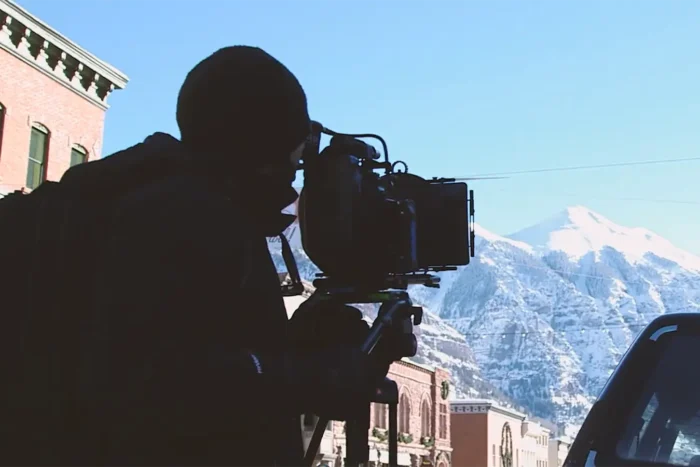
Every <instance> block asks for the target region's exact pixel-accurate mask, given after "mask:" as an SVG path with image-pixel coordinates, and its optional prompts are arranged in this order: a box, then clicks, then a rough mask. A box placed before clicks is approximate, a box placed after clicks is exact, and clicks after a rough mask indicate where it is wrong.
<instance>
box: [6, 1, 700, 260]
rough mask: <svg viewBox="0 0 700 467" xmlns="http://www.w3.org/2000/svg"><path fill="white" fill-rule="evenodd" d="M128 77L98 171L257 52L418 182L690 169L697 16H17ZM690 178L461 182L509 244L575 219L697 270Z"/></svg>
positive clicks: (178, 6)
mask: <svg viewBox="0 0 700 467" xmlns="http://www.w3.org/2000/svg"><path fill="white" fill-rule="evenodd" d="M18 3H19V4H20V5H21V6H23V7H24V8H26V9H28V10H29V11H31V12H32V13H34V14H35V15H37V16H39V17H40V18H41V19H42V20H44V21H45V22H47V23H49V24H50V25H51V26H53V27H54V28H55V29H57V30H58V31H60V32H61V33H63V34H64V35H66V36H67V37H69V38H70V39H72V40H73V41H75V42H77V43H78V44H79V45H81V46H82V47H84V48H86V49H87V50H89V51H90V52H92V53H93V54H95V55H97V56H98V57H100V58H101V59H103V60H105V61H107V62H109V63H110V64H112V65H113V66H115V67H116V68H118V69H119V70H121V71H122V72H124V73H125V74H126V75H127V76H128V77H129V80H130V81H129V83H128V85H127V87H126V89H124V90H121V91H117V92H115V93H114V94H112V95H111V96H110V98H109V103H110V105H111V108H110V109H109V111H108V113H107V117H106V122H105V125H106V126H105V143H104V154H103V155H108V154H110V153H112V152H115V151H117V150H119V149H122V148H125V147H128V146H130V145H132V144H135V143H137V142H139V141H141V140H142V139H143V138H145V137H146V136H148V135H149V134H150V133H152V132H154V131H166V132H170V133H171V134H173V135H175V136H178V135H179V132H178V129H177V125H176V123H175V101H176V96H177V92H178V89H179V87H180V85H181V84H182V81H183V79H184V77H185V75H186V73H187V72H188V71H189V69H191V68H192V67H193V66H194V65H195V64H196V63H197V62H198V61H199V60H201V59H202V58H204V57H205V56H207V55H208V54H210V53H212V52H213V51H215V50H216V49H218V48H220V47H223V46H227V45H234V44H245V45H255V46H259V47H262V48H263V49H265V50H266V51H268V52H269V53H271V54H272V55H274V56H275V57H277V58H278V59H279V60H280V61H282V62H283V63H284V64H285V65H287V66H288V67H289V68H290V69H291V70H292V72H294V73H295V74H296V75H297V77H298V78H299V80H300V82H301V83H302V85H303V86H304V88H305V90H306V93H307V96H308V100H309V108H310V113H311V116H312V118H313V119H315V120H318V121H320V122H322V123H323V124H324V125H325V126H326V127H328V128H331V129H333V130H335V131H341V132H348V133H350V132H363V133H368V132H371V133H378V134H380V135H382V136H383V137H384V138H385V139H386V140H387V143H388V146H389V155H390V157H391V159H392V160H402V161H404V162H406V163H407V165H408V167H409V170H410V172H412V173H415V174H417V175H420V176H423V177H432V176H449V177H468V176H475V175H482V174H491V173H503V172H520V171H529V170H538V169H549V168H559V167H571V166H587V165H601V164H602V165H607V164H621V163H629V162H638V161H649V160H660V159H663V160H671V159H682V158H692V157H700V130H699V129H700V92H699V91H700V60H699V59H698V58H699V57H700V29H698V26H697V25H698V24H700V2H697V1H693V0H685V1H681V0H658V1H655V2H651V1H646V0H600V1H596V0H587V1H585V2H584V1H578V2H575V1H573V0H570V1H546V0H530V1H525V0H513V1H498V0H492V1H485V0H484V1H477V0H461V1H460V0H434V1H431V2H429V1H416V0H404V1H399V0H377V1H360V0H352V1H339V0H296V1H292V0H278V1H266V0H250V1H238V0H197V1H187V2H184V1H180V0H170V1H165V0H63V1H57V0H18ZM699 175H700V161H690V162H677V163H670V162H669V163H663V164H652V165H638V166H634V165H631V166H630V165H627V166H618V167H608V168H599V169H587V170H572V171H551V172H536V173H526V174H516V175H512V176H510V177H509V178H507V179H502V180H477V181H471V182H469V183H470V188H472V189H474V191H475V200H476V221H477V222H478V223H479V224H480V225H481V226H483V227H484V228H486V229H488V230H490V231H492V232H495V233H498V234H501V235H507V234H509V233H513V232H515V231H517V230H519V229H522V228H524V227H527V226H529V225H531V224H534V223H536V222H539V221H540V220H542V219H544V218H547V217H549V216H551V215H552V214H555V213H557V212H559V211H562V210H563V209H565V208H566V207H567V206H572V205H583V206H586V207H588V208H590V209H592V210H594V211H596V212H598V213H600V214H602V215H603V216H605V217H608V218H609V219H611V220H613V221H614V222H617V223H619V224H622V225H625V226H630V227H637V226H639V227H646V228H648V229H650V230H652V231H654V232H656V233H658V234H659V235H662V236H664V237H666V238H668V239H669V240H670V241H672V242H673V243H674V244H676V245H677V246H679V247H681V248H685V249H687V250H689V251H692V252H694V253H696V254H700V212H699V211H700V184H698V183H696V181H697V179H698V176H699Z"/></svg>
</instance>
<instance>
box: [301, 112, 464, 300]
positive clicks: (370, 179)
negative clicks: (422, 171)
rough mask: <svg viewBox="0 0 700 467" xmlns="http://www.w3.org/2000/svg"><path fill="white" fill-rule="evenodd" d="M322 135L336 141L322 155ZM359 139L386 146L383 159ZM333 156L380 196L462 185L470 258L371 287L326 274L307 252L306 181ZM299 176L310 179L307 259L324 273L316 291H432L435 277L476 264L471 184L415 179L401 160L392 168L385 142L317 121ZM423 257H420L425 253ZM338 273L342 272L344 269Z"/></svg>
mask: <svg viewBox="0 0 700 467" xmlns="http://www.w3.org/2000/svg"><path fill="white" fill-rule="evenodd" d="M323 135H327V136H330V137H331V141H330V143H329V144H328V146H326V147H325V148H324V149H323V150H321V138H322V136H323ZM360 138H371V139H375V140H378V141H379V142H380V144H381V147H382V153H383V154H382V153H380V152H379V151H377V150H376V149H375V148H374V147H373V146H371V145H370V144H368V143H366V142H364V141H362V140H361V139H360ZM330 156H335V157H340V158H346V159H347V160H348V161H351V163H352V164H353V165H354V167H353V169H354V170H355V172H356V173H355V174H354V175H356V176H357V175H358V174H359V178H358V179H357V180H354V181H355V182H356V183H357V184H358V185H361V186H362V187H367V186H369V189H375V190H377V192H381V193H389V194H391V192H392V191H393V190H394V189H395V188H396V187H397V186H400V187H405V186H407V185H411V184H412V185H413V186H417V185H420V184H422V185H423V186H424V187H439V186H445V185H463V186H464V188H465V193H464V194H465V196H466V199H465V200H464V201H465V203H466V208H467V212H466V213H465V218H464V221H465V225H464V228H465V230H466V231H465V232H464V234H465V238H464V241H465V242H466V248H467V250H468V252H465V254H464V255H462V256H463V257H462V259H461V260H458V261H457V262H454V261H452V264H449V263H450V262H449V261H448V264H427V265H425V264H424V265H418V264H415V265H414V267H411V268H404V269H409V270H403V271H385V272H384V273H383V274H382V275H381V277H372V278H371V279H368V280H367V281H366V282H362V283H361V282H360V281H358V280H356V278H357V277H358V276H359V274H358V273H355V276H346V277H336V276H337V274H333V273H332V272H331V273H329V271H328V269H329V268H324V267H323V265H322V264H319V263H323V262H324V261H318V260H319V259H325V258H319V257H318V256H316V258H314V251H310V250H312V249H309V248H307V243H308V242H305V234H307V232H306V229H305V225H304V222H303V217H304V216H305V214H304V210H305V207H304V204H305V203H304V201H303V198H304V195H305V192H306V189H307V181H308V178H306V176H307V175H308V174H309V172H310V171H313V170H314V165H315V164H316V163H318V162H319V161H321V160H322V159H323V158H327V157H330ZM321 162H322V161H321ZM298 170H301V171H303V172H304V174H305V180H304V188H302V192H301V195H300V198H301V199H300V203H299V209H300V212H299V213H298V215H299V218H300V230H301V235H302V244H303V245H304V249H305V250H306V252H307V255H308V256H309V257H310V259H311V260H312V261H313V262H314V263H315V264H316V265H317V267H319V269H320V270H321V272H320V273H318V274H316V279H315V280H314V286H315V287H316V288H320V289H326V290H329V289H335V290H339V289H347V288H348V287H350V288H352V289H354V290H358V289H359V290H365V291H366V292H368V293H371V292H373V291H380V290H389V289H402V290H406V289H407V288H408V286H409V285H423V286H426V287H431V288H439V286H440V278H439V276H437V275H436V273H438V272H444V271H455V270H457V268H458V266H466V265H468V264H469V262H470V261H469V259H470V258H473V257H474V255H475V232H474V212H475V210H474V191H473V190H469V189H468V188H467V186H466V184H460V183H455V182H457V180H456V179H454V178H447V177H433V178H430V179H425V178H422V177H419V176H417V175H414V174H411V173H410V172H409V169H408V165H407V164H406V162H404V161H401V160H398V161H395V162H393V163H392V162H391V160H390V158H389V150H388V145H387V143H386V141H385V140H384V138H382V137H381V136H379V135H377V134H372V133H365V134H350V133H339V132H336V131H333V130H330V129H328V128H326V127H324V126H323V125H322V124H321V123H319V122H316V121H313V122H312V124H311V132H310V135H309V137H308V139H307V143H306V146H305V148H304V153H303V155H302V158H301V161H300V165H299V167H298ZM377 171H383V174H381V175H380V174H378V173H377ZM342 188H343V187H340V189H342ZM438 190H439V188H438ZM366 191H369V190H366ZM409 191H410V189H409ZM410 197H411V195H410V193H408V194H404V196H402V197H401V196H400V197H398V198H399V199H398V200H395V201H397V202H399V203H400V202H403V201H408V202H409V203H410V202H411V201H412V200H411V199H410ZM404 207H405V206H404ZM408 208H409V209H410V208H411V206H410V205H409V206H408ZM414 209H415V208H414ZM414 215H415V214H414ZM414 228H415V226H414ZM409 241H410V239H409ZM413 249H414V250H416V249H417V246H415V245H414V246H413ZM418 254H420V251H419V252H418ZM337 268H340V266H338V267H337ZM398 269H400V268H398ZM363 272H364V271H363ZM359 290H358V291H359Z"/></svg>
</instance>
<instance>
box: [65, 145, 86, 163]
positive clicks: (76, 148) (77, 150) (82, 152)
mask: <svg viewBox="0 0 700 467" xmlns="http://www.w3.org/2000/svg"><path fill="white" fill-rule="evenodd" d="M74 153H78V154H80V155H81V157H82V162H79V163H77V164H74V163H73V154H74ZM88 160H90V152H89V151H88V150H87V149H86V148H85V147H84V146H81V145H80V144H74V145H73V146H71V148H70V163H69V166H68V167H75V166H76V165H80V164H84V163H86V162H87V161H88Z"/></svg>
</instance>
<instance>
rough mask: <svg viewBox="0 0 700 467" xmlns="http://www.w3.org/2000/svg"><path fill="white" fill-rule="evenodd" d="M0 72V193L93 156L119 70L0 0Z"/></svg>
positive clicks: (118, 85) (121, 80)
mask: <svg viewBox="0 0 700 467" xmlns="http://www.w3.org/2000/svg"><path fill="white" fill-rule="evenodd" d="M0 70H2V79H0V195H2V194H6V193H7V192H11V191H15V190H27V191H29V190H32V189H34V188H36V187H37V186H39V184H41V183H42V182H43V181H45V180H56V179H60V177H61V176H62V175H63V173H64V172H65V171H66V170H67V169H68V168H69V167H71V166H72V165H75V164H79V163H82V162H85V161H88V160H91V159H96V158H99V157H100V155H101V151H102V138H103V127H104V118H105V111H106V110H107V108H108V106H107V97H108V96H109V95H110V93H112V91H114V90H116V89H123V88H124V87H125V86H126V84H127V81H128V79H127V77H126V76H125V75H124V74H123V73H121V72H120V71H119V70H117V69H115V68H114V67H112V66H111V65H109V64H107V63H105V62H104V61H102V60H100V59H99V58H97V57H95V56H94V55H92V54H90V53H89V52H88V51H86V50H84V49H82V48H81V47H80V46H78V45H77V44H75V43H74V42H72V41H71V40H69V39H68V38H67V37H65V36H63V35H62V34H60V33H59V32H57V31H56V30H54V29H53V28H51V27H50V26H48V25H47V24H46V23H44V22H43V21H41V20H40V19H38V18H37V17H35V16H34V15H32V14H31V13H29V12H28V11H26V10H25V9H23V8H22V7H20V6H19V5H17V4H16V3H15V2H13V1H11V0H0Z"/></svg>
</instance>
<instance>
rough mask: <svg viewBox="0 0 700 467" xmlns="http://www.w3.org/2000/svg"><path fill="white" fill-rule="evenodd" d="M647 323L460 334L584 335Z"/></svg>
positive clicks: (479, 335)
mask: <svg viewBox="0 0 700 467" xmlns="http://www.w3.org/2000/svg"><path fill="white" fill-rule="evenodd" d="M647 324H648V323H631V324H620V323H611V324H606V323H602V324H601V325H600V327H594V326H589V327H586V328H575V329H564V330H555V329H545V330H542V331H531V330H527V331H506V332H467V333H464V332H463V333H461V334H462V335H463V336H466V337H470V336H471V337H477V338H481V337H489V336H501V337H506V336H527V335H531V334H532V335H542V334H571V333H579V334H582V333H585V332H597V331H601V332H602V331H605V330H608V329H630V328H644V327H646V326H647Z"/></svg>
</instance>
